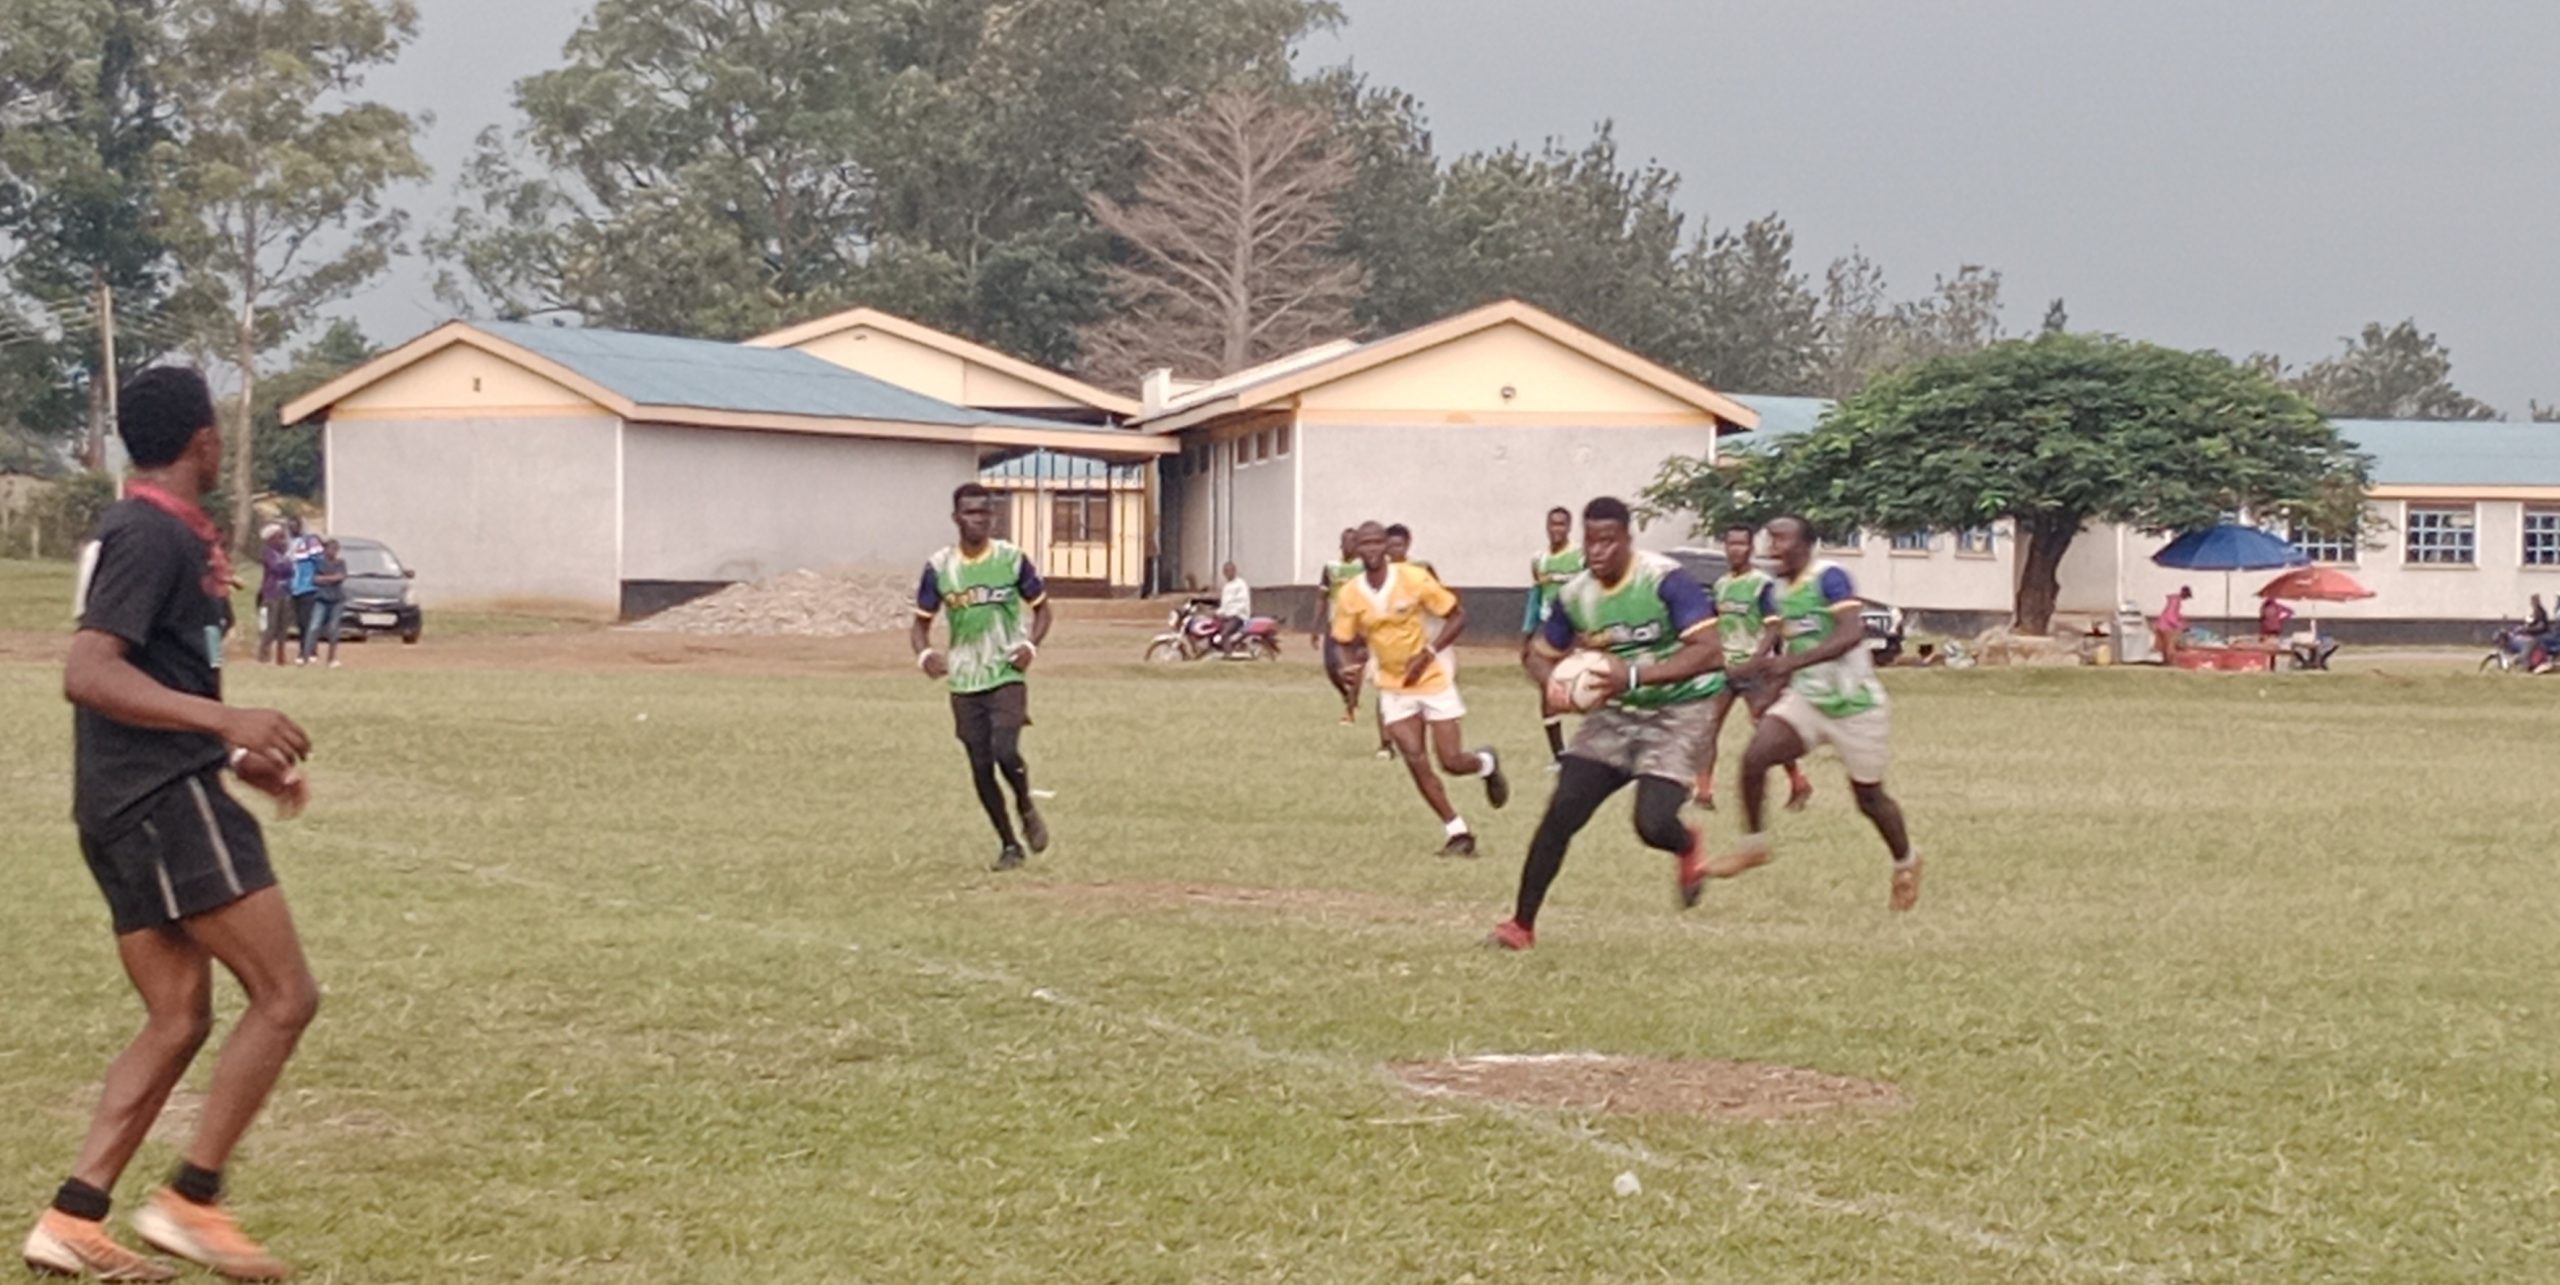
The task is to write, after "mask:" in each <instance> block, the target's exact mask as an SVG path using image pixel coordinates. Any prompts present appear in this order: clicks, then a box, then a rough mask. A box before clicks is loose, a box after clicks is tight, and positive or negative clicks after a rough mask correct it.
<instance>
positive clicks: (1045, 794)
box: [1031, 790, 1058, 799]
mask: <svg viewBox="0 0 2560 1285" xmlns="http://www.w3.org/2000/svg"><path fill="white" fill-rule="evenodd" d="M1031 797H1033V798H1035V799H1054V798H1056V797H1058V792H1057V791H1056V790H1033V791H1032V792H1031Z"/></svg>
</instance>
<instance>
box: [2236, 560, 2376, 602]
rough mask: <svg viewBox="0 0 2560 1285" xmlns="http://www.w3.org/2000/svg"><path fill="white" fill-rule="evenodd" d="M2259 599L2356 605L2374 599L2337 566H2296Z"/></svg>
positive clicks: (2371, 593) (2260, 594)
mask: <svg viewBox="0 0 2560 1285" xmlns="http://www.w3.org/2000/svg"><path fill="white" fill-rule="evenodd" d="M2258 596H2259V597H2261V598H2283V599H2286V600H2287V601H2291V602H2354V601H2355V600H2356V599H2358V598H2370V597H2372V596H2373V590H2371V589H2367V588H2365V587H2364V586H2363V585H2360V584H2357V583H2356V578H2355V577H2354V576H2351V575H2348V574H2347V573H2346V572H2344V571H2340V570H2338V569H2337V568H2335V567H2296V568H2294V569H2293V570H2291V571H2288V572H2285V573H2284V574H2283V575H2280V576H2277V577H2276V578H2275V579H2273V580H2270V581H2268V582H2267V584H2266V587H2265V588H2263V589H2260V590H2258Z"/></svg>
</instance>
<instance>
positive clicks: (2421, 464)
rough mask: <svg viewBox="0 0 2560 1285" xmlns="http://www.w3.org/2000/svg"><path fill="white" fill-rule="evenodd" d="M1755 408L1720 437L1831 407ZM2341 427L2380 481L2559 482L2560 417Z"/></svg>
mask: <svg viewBox="0 0 2560 1285" xmlns="http://www.w3.org/2000/svg"><path fill="white" fill-rule="evenodd" d="M1733 399H1734V400H1735V401H1738V402H1740V403H1742V404H1743V405H1745V406H1748V407H1750V408H1751V409H1753V410H1755V411H1758V412H1760V427H1759V429H1758V430H1757V431H1754V432H1749V433H1737V434H1734V435H1732V436H1729V437H1726V438H1725V439H1724V440H1723V442H1722V443H1720V444H1719V447H1718V449H1720V450H1726V451H1730V450H1734V449H1736V448H1738V447H1746V446H1751V445H1755V444H1761V445H1765V444H1767V443H1771V442H1776V441H1780V440H1782V439H1785V438H1789V437H1793V436H1795V435H1796V434H1798V433H1802V432H1806V431H1809V430H1810V429H1812V427H1813V426H1814V425H1815V424H1816V423H1817V422H1819V421H1820V420H1821V419H1822V416H1823V414H1824V413H1825V412H1827V411H1829V410H1830V409H1831V402H1830V401H1829V400H1828V399H1826V398H1821V397H1764V396H1760V395H1757V394H1741V395H1735V396H1734V398H1733ZM2330 423H2332V424H2335V425H2336V426H2337V429H2338V435H2339V436H2340V437H2343V438H2345V439H2346V440H2347V442H2348V444H2349V445H2351V446H2353V447H2355V448H2356V449H2357V450H2359V451H2362V452H2364V453H2365V454H2367V455H2370V456H2372V457H2373V480H2374V482H2375V484H2377V485H2382V486H2560V424H2515V423H2503V422H2499V421H2494V420H2492V421H2486V422H2483V421H2480V420H2424V419H2338V420H2331V421H2330Z"/></svg>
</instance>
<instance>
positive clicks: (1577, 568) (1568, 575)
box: [1520, 544, 1582, 634]
mask: <svg viewBox="0 0 2560 1285" xmlns="http://www.w3.org/2000/svg"><path fill="white" fill-rule="evenodd" d="M1581 574H1582V546H1581V545H1578V544H1572V545H1566V546H1565V548H1564V551H1563V552H1561V553H1541V554H1539V555H1538V556H1536V557H1534V558H1531V559H1529V618H1528V619H1526V620H1524V621H1521V622H1520V632H1522V633H1524V634H1533V633H1536V632H1538V625H1539V623H1540V622H1541V621H1544V620H1545V619H1546V618H1547V608H1548V607H1551V606H1553V605H1555V600H1556V592H1557V591H1558V590H1561V589H1563V588H1564V587H1565V584H1566V583H1567V582H1568V581H1571V580H1572V579H1573V578H1574V577H1575V576H1578V575H1581Z"/></svg>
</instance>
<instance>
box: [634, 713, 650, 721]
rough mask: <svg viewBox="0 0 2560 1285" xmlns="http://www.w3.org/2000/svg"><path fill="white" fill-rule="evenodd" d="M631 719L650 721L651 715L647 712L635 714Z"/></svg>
mask: <svg viewBox="0 0 2560 1285" xmlns="http://www.w3.org/2000/svg"><path fill="white" fill-rule="evenodd" d="M631 721H632V722H634V723H646V722H648V721H649V716H648V715H646V714H639V715H635V716H634V717H633V718H632V720H631Z"/></svg>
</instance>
